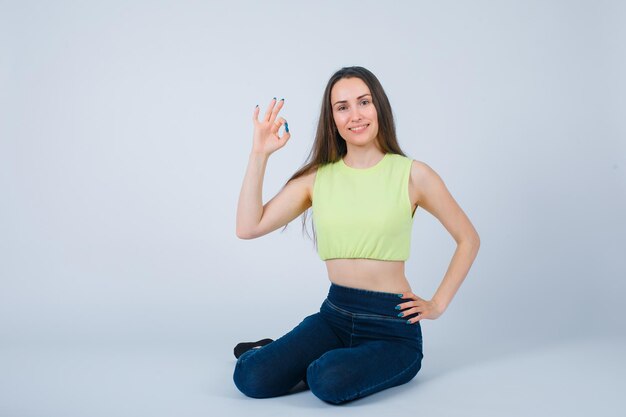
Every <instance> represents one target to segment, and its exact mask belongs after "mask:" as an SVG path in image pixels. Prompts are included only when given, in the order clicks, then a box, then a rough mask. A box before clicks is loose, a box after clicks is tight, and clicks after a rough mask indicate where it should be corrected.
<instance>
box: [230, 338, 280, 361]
mask: <svg viewBox="0 0 626 417" xmlns="http://www.w3.org/2000/svg"><path fill="white" fill-rule="evenodd" d="M272 342H273V340H272V339H261V340H259V341H257V342H241V343H239V344H237V346H235V349H234V353H235V358H237V359H239V357H240V356H241V355H243V354H244V352H247V351H249V350H250V349H253V348H255V347H257V346H265V345H268V344H270V343H272Z"/></svg>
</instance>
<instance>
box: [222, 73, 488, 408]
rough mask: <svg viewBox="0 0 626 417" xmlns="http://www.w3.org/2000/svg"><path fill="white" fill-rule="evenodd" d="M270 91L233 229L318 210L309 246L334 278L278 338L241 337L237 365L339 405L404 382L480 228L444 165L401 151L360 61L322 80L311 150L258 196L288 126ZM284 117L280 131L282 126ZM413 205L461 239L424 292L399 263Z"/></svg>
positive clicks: (245, 381)
mask: <svg viewBox="0 0 626 417" xmlns="http://www.w3.org/2000/svg"><path fill="white" fill-rule="evenodd" d="M283 106H284V99H281V100H279V101H277V100H276V98H274V99H273V100H272V101H271V102H270V104H269V107H268V108H267V110H266V111H265V114H264V115H263V118H262V119H261V120H259V117H258V116H259V111H260V109H259V106H258V105H257V107H256V108H255V110H254V113H253V119H252V120H253V122H254V135H253V136H254V137H253V144H252V151H251V153H250V158H249V162H248V167H247V171H246V174H245V177H244V180H243V185H242V188H241V194H240V196H239V203H238V207H237V236H238V237H239V238H241V239H254V238H257V237H260V236H263V235H265V234H267V233H270V232H272V231H274V230H276V229H278V228H279V227H281V226H286V225H287V224H288V223H289V222H291V221H292V220H293V219H295V218H296V217H297V216H298V215H300V214H302V213H304V215H303V227H304V225H305V221H306V210H307V209H308V208H309V207H311V208H312V211H313V221H314V233H315V235H316V241H315V242H316V247H317V251H318V254H319V256H320V258H321V259H322V260H323V261H325V263H326V267H327V270H328V278H329V279H330V281H331V285H330V290H329V292H328V296H327V298H326V299H325V300H324V301H323V303H322V305H321V308H320V311H319V312H317V313H315V314H312V315H310V316H308V317H306V318H304V319H303V320H302V322H301V323H300V324H299V325H298V326H296V327H295V328H294V329H293V330H291V331H290V332H288V333H287V334H285V335H284V336H282V337H281V338H279V339H277V340H275V341H273V340H271V339H264V340H260V341H258V342H249V343H240V344H239V345H238V346H237V347H236V348H235V356H236V357H237V358H238V360H237V364H236V366H235V371H234V376H233V378H234V382H235V385H236V386H237V388H238V389H239V390H240V391H241V392H242V393H244V394H245V395H247V396H250V397H254V398H267V397H275V396H279V395H284V394H286V393H288V392H290V391H291V390H292V388H293V387H295V386H296V385H298V383H299V382H300V381H304V383H305V384H306V385H307V386H308V387H309V388H310V390H311V391H312V392H313V394H315V395H316V396H317V397H319V398H320V399H322V400H324V401H326V402H328V403H332V404H341V403H345V402H347V401H351V400H354V399H357V398H361V397H364V396H366V395H370V394H373V393H375V392H378V391H381V390H383V389H386V388H390V387H393V386H397V385H400V384H404V383H406V382H408V381H410V380H411V379H413V377H414V376H415V375H416V374H417V373H418V371H419V370H420V368H421V363H422V358H423V356H424V355H423V351H422V331H421V325H420V320H422V319H429V320H434V319H436V318H438V317H439V316H441V314H443V312H444V311H445V310H446V308H447V306H448V305H449V304H450V302H451V300H452V298H453V297H454V295H455V293H456V292H457V290H458V288H459V287H460V285H461V283H462V282H463V280H464V279H465V277H466V275H467V273H468V271H469V269H470V267H471V264H472V263H473V261H474V259H475V257H476V254H477V252H478V248H479V246H480V240H479V236H478V234H477V233H476V230H475V229H474V227H473V225H472V224H471V222H470V220H469V219H468V218H467V216H466V215H465V213H464V212H463V210H462V209H461V208H460V207H459V205H458V204H457V203H456V201H455V200H454V198H453V197H452V196H451V195H450V193H449V191H448V190H447V188H446V186H445V184H444V182H443V181H442V179H441V178H440V177H439V175H438V174H437V173H436V172H435V171H434V170H433V169H432V168H431V167H429V166H428V165H427V164H426V163H424V162H421V161H418V160H413V159H410V158H408V157H407V156H405V154H404V153H403V152H402V150H401V149H400V146H399V145H398V141H397V138H396V131H395V124H394V120H393V115H392V111H391V106H390V104H389V100H388V99H387V95H386V94H385V92H384V90H383V88H382V86H381V84H380V82H379V81H378V79H377V78H376V77H375V76H374V74H372V73H371V72H370V71H368V70H367V69H365V68H362V67H344V68H342V69H340V70H339V71H337V72H336V73H335V74H334V75H333V76H332V77H331V78H330V80H329V81H328V84H327V86H326V90H325V91H324V97H323V100H322V108H321V114H320V118H319V124H318V127H317V134H316V137H315V142H314V144H313V149H312V150H311V153H310V154H309V158H308V161H309V162H307V163H306V164H305V165H304V166H303V167H302V168H300V169H299V170H298V171H297V172H296V173H295V174H294V175H293V176H292V177H291V178H290V179H289V181H287V183H286V184H285V185H284V186H283V188H282V189H281V190H280V191H279V193H278V194H277V195H276V196H275V197H274V198H272V199H271V200H270V201H268V202H267V203H266V204H265V205H263V203H262V187H263V176H264V173H265V167H266V165H267V161H268V158H269V156H270V155H271V154H272V153H273V152H275V151H276V150H278V149H280V148H282V147H283V146H285V144H286V143H287V142H288V141H289V138H290V137H291V135H290V133H289V126H288V124H287V121H286V120H285V119H284V118H283V117H278V113H279V112H280V110H281V109H282V107H283ZM281 126H284V131H283V134H282V135H279V134H278V132H279V129H280V127H281ZM418 206H421V207H423V208H424V209H425V210H426V211H428V212H429V213H431V214H432V215H433V216H435V217H436V218H437V219H438V220H439V221H440V222H441V223H442V224H443V226H444V227H445V228H446V229H447V230H448V232H449V233H450V234H451V235H452V237H453V238H454V240H455V241H456V243H457V248H456V251H455V252H454V255H453V257H452V260H451V262H450V266H449V268H448V270H447V272H446V274H445V276H444V277H443V280H442V282H441V285H440V286H439V287H438V289H437V291H436V292H435V294H434V295H433V297H432V298H431V299H430V300H428V299H425V298H421V297H419V296H418V295H416V294H414V293H413V292H412V291H411V286H410V285H409V282H408V280H407V277H406V276H405V273H404V263H405V261H406V260H407V259H408V257H409V247H410V239H411V229H412V224H413V219H414V214H415V211H416V209H417V207H418Z"/></svg>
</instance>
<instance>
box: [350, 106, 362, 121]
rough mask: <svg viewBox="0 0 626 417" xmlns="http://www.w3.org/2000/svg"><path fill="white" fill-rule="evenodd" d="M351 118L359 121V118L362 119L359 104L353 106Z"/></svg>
mask: <svg viewBox="0 0 626 417" xmlns="http://www.w3.org/2000/svg"><path fill="white" fill-rule="evenodd" d="M350 118H351V119H352V121H353V122H358V121H359V120H361V110H360V109H359V107H358V106H355V107H352V110H351V113H350Z"/></svg>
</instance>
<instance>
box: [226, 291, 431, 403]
mask: <svg viewBox="0 0 626 417" xmlns="http://www.w3.org/2000/svg"><path fill="white" fill-rule="evenodd" d="M402 302H406V300H402V299H400V298H399V297H398V295H397V294H394V293H387V292H378V291H369V290H363V289H357V288H348V287H343V286H339V285H336V284H331V286H330V290H329V292H328V297H327V298H326V300H324V302H323V303H322V306H321V308H320V311H319V312H318V313H315V314H312V315H310V316H308V317H306V318H305V319H304V320H302V322H301V323H300V324H298V325H297V326H296V327H295V328H293V330H291V331H290V332H289V333H287V334H286V335H284V336H282V337H281V338H279V339H277V340H275V341H273V342H272V343H270V344H268V345H266V346H264V347H261V348H258V349H251V350H249V351H247V352H245V353H244V354H243V355H241V356H240V357H239V359H238V360H237V364H236V365H235V372H234V375H233V379H234V382H235V385H236V386H237V388H238V389H239V390H240V391H241V392H242V393H244V394H245V395H247V396H249V397H253V398H268V397H276V396H279V395H284V394H287V393H289V392H290V391H291V389H292V388H293V387H294V386H296V385H297V384H298V383H299V382H300V381H301V380H304V381H305V383H306V384H307V385H308V387H309V388H310V390H311V392H313V394H315V395H316V396H317V397H318V398H320V399H322V400H324V401H326V402H329V403H332V404H341V403H344V402H347V401H351V400H355V399H357V398H361V397H365V396H367V395H370V394H373V393H375V392H379V391H381V390H384V389H386V388H390V387H393V386H397V385H400V384H404V383H406V382H409V381H410V380H411V379H413V377H414V376H415V375H416V374H417V372H418V371H419V370H420V368H421V364H422V358H423V356H424V355H423V352H422V330H421V325H420V322H419V321H418V322H416V323H415V324H407V322H406V321H407V318H410V317H413V316H408V317H403V318H399V317H398V310H396V309H395V307H396V305H398V304H399V303H402Z"/></svg>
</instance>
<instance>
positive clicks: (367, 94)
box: [333, 93, 371, 106]
mask: <svg viewBox="0 0 626 417" xmlns="http://www.w3.org/2000/svg"><path fill="white" fill-rule="evenodd" d="M365 96H371V94H370V93H366V94H363V95H360V96H358V97H357V98H356V99H357V100H359V99H361V98H363V97H365ZM347 102H348V101H347V100H340V101H336V102H335V103H334V104H333V106H334V105H335V104H337V103H347Z"/></svg>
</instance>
